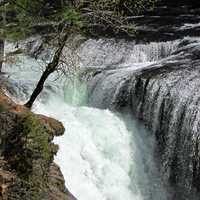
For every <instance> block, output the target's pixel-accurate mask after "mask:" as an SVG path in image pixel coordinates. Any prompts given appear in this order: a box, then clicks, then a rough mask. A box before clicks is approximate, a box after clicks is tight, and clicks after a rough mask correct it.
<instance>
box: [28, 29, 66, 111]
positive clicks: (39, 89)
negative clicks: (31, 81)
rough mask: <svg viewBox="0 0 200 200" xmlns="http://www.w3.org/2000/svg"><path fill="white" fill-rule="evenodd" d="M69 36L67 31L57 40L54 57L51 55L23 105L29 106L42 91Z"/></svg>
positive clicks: (56, 64) (57, 62) (54, 69)
mask: <svg viewBox="0 0 200 200" xmlns="http://www.w3.org/2000/svg"><path fill="white" fill-rule="evenodd" d="M68 36H69V33H68V32H67V33H66V34H65V35H64V36H63V37H62V38H61V40H60V41H59V45H58V49H57V51H56V52H55V54H54V57H53V60H52V62H50V63H49V64H48V65H47V67H46V69H45V71H44V72H43V74H42V76H41V78H40V80H39V82H38V83H37V86H36V88H35V89H34V91H33V93H32V95H31V97H30V99H29V100H28V102H27V103H26V104H25V106H26V107H27V108H31V107H32V105H33V103H34V102H35V100H36V98H37V97H38V95H39V94H40V93H41V92H42V90H43V88H44V84H45V81H46V80H47V78H48V77H49V75H50V74H52V73H53V72H55V71H56V69H57V66H58V64H59V60H60V56H61V54H62V50H63V48H64V46H65V42H66V40H67V38H68Z"/></svg>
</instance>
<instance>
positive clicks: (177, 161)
mask: <svg viewBox="0 0 200 200" xmlns="http://www.w3.org/2000/svg"><path fill="white" fill-rule="evenodd" d="M199 55H200V39H199V38H196V37H194V38H188V37H187V38H184V39H183V40H181V41H180V42H179V44H178V45H177V49H176V50H175V51H174V52H172V55H169V56H168V57H166V58H163V59H161V60H158V61H156V62H152V63H151V64H150V65H148V66H145V67H142V68H140V69H137V70H136V69H135V65H134V64H133V67H128V68H120V69H117V68H108V69H106V70H102V71H99V73H97V74H96V75H95V76H93V77H92V78H91V79H90V81H89V94H90V95H89V104H90V106H93V107H98V108H103V109H107V108H110V109H112V110H116V109H117V110H118V111H123V110H124V109H128V110H130V111H131V113H132V114H133V115H134V116H136V117H137V118H138V119H140V120H142V121H143V123H144V124H145V125H146V126H147V127H148V128H149V130H151V131H152V133H153V134H154V135H155V136H156V141H157V144H158V146H157V151H158V152H159V157H160V162H159V166H160V169H161V172H162V176H163V178H164V180H165V182H168V183H169V184H171V185H173V187H174V188H175V191H176V192H175V197H173V198H174V199H179V200H188V199H190V200H193V199H195V200H196V199H199V198H197V197H196V193H197V192H198V193H199V192H200V187H199V174H200V168H199V160H200V156H199V155H200V153H199V149H200V148H199V130H200V121H199V119H200V112H199V105H200V95H199V94H200V92H199V91H200V89H199V83H200V76H199V71H200V67H199V61H200V56H199ZM141 65H142V63H141Z"/></svg>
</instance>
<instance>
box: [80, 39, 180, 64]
mask: <svg viewBox="0 0 200 200" xmlns="http://www.w3.org/2000/svg"><path fill="white" fill-rule="evenodd" d="M177 45H178V40H176V41H167V42H158V43H157V42H151V43H149V44H135V42H127V41H124V40H119V41H118V40H115V39H98V40H94V39H90V40H87V41H85V42H83V43H82V44H81V46H80V47H79V48H78V55H79V56H80V58H81V62H82V66H84V67H107V66H115V65H117V66H130V65H133V64H136V63H140V64H141V63H149V62H155V61H158V60H160V59H162V58H165V57H167V56H169V55H170V54H171V53H172V52H173V51H174V50H175V49H176V48H177Z"/></svg>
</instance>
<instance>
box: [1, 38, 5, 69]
mask: <svg viewBox="0 0 200 200" xmlns="http://www.w3.org/2000/svg"><path fill="white" fill-rule="evenodd" d="M3 59H4V39H0V72H1V71H2V66H3Z"/></svg>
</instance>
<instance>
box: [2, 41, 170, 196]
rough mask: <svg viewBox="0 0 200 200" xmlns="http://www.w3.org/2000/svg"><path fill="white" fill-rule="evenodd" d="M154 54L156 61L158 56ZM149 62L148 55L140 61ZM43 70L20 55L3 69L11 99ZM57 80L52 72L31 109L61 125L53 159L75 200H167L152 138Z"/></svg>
mask: <svg viewBox="0 0 200 200" xmlns="http://www.w3.org/2000/svg"><path fill="white" fill-rule="evenodd" d="M89 42H90V41H89ZM152 46H154V44H153V45H152V44H151V45H150V47H149V49H148V48H147V52H148V51H150V49H151V48H153V47H152ZM158 46H159V45H158ZM161 46H162V45H161ZM161 46H159V47H156V48H155V49H157V50H158V49H159V48H161ZM138 48H139V49H140V50H141V49H142V50H144V51H145V50H146V48H144V46H142V45H141V46H140V47H138V46H137V47H135V48H134V49H138ZM108 49H109V46H108ZM169 49H171V47H170V48H169ZM167 51H168V50H167ZM169 51H171V50H169ZM163 52H165V53H166V50H164V51H163ZM88 53H89V52H88ZM112 53H113V52H112ZM112 53H111V54H112ZM157 53H158V52H157ZM157 53H155V54H156V55H155V57H154V58H155V59H158V57H160V56H161V54H157ZM124 54H125V53H124ZM112 55H113V54H112ZM147 55H148V54H147ZM108 56H111V55H108ZM123 56H124V55H123ZM123 56H122V57H123ZM154 58H153V57H151V56H150V55H148V56H147V58H145V59H147V61H153V59H154ZM148 59H149V60H148ZM107 60H109V58H108V59H107ZM113 60H115V57H113ZM137 61H139V59H138V60H137ZM89 62H90V61H89ZM109 62H110V61H109ZM90 63H91V62H90ZM107 63H108V62H107ZM107 63H106V64H107ZM101 64H102V62H101ZM42 66H43V63H42V62H41V61H36V60H34V59H32V58H30V57H27V56H24V55H20V56H19V57H18V59H17V60H16V62H15V63H14V64H7V65H6V67H5V68H4V71H5V72H6V73H7V74H8V75H9V78H8V85H7V90H8V91H9V93H10V94H11V95H12V96H13V98H15V100H16V101H18V102H24V101H25V100H26V99H27V97H28V96H29V95H30V94H31V91H32V90H33V88H34V86H35V84H36V82H37V80H38V79H39V77H40V75H41V70H42ZM127 73H129V71H127ZM125 74H126V72H125ZM125 74H124V75H125ZM119 77H120V76H119ZM56 79H57V77H56V75H55V74H54V75H53V76H51V77H50V78H49V80H48V81H47V83H46V85H45V89H44V91H43V93H42V94H41V95H40V97H39V99H38V100H37V102H36V103H35V105H34V107H33V111H35V112H36V113H40V114H44V115H47V116H51V117H54V118H56V119H58V120H60V121H61V122H62V123H63V124H64V126H65V129H66V132H65V134H64V135H63V136H62V137H60V138H56V139H55V143H57V144H59V146H60V149H59V152H58V155H57V157H56V158H55V161H56V162H57V163H58V164H59V166H60V167H61V170H62V172H63V175H64V177H65V181H66V186H67V188H68V189H69V190H70V191H71V192H72V193H73V194H74V196H76V197H77V199H78V200H94V199H95V200H124V199H126V200H167V193H166V191H165V189H164V186H163V183H162V181H161V177H160V174H159V172H158V170H157V166H156V164H155V159H154V156H153V155H154V137H153V136H152V135H151V134H150V133H148V132H147V131H146V130H145V128H144V127H143V126H141V125H139V124H137V122H136V120H135V119H133V118H131V117H129V116H122V115H118V114H116V113H113V112H111V111H109V110H107V109H103V110H101V109H97V108H92V107H88V106H87V104H85V98H86V96H87V95H86V92H87V91H86V87H85V85H84V84H83V83H81V84H80V82H78V81H76V80H74V81H75V82H69V80H67V79H66V78H65V77H61V78H59V79H58V80H56ZM55 80H56V81H55ZM72 83H73V84H72Z"/></svg>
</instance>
